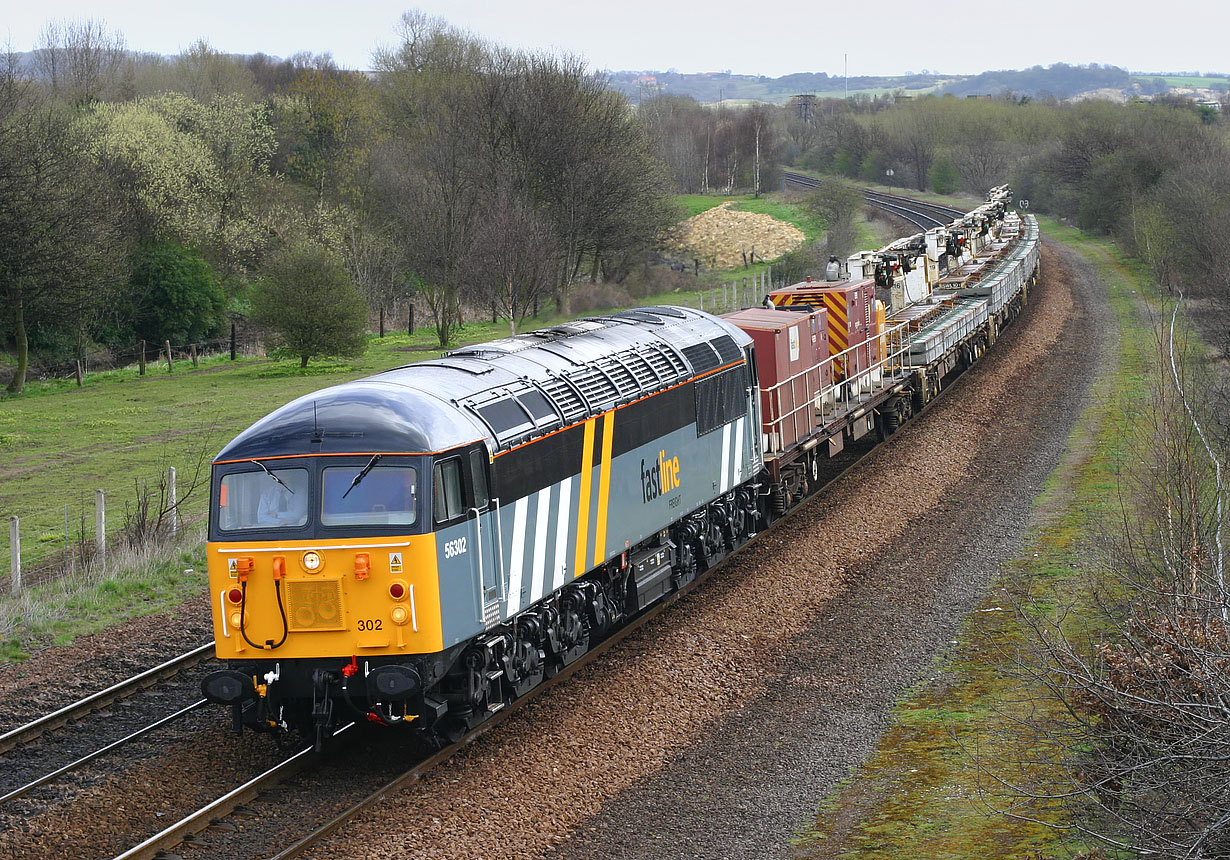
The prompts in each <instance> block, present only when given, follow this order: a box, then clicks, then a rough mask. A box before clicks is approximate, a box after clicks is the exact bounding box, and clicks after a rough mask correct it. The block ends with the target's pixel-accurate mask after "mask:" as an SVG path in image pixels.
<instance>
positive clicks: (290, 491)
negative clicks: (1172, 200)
mask: <svg viewBox="0 0 1230 860" xmlns="http://www.w3.org/2000/svg"><path fill="white" fill-rule="evenodd" d="M252 462H253V463H255V464H256V465H258V466H260V467H261V468H262V469H264V470H265V474H266V475H268V476H269V477H271V478H273V479H274V480H275V481H277V482H278V483H279V484H281V485H282V487H283V489H285V490H286V492H288V493H290V494H291V495H292V496H293V495H294V494H295V491H294V490H292V489H291V488H290V487H288V486H286V482H285V481H283V480H282V479H281V478H279V477H278V476H277V475H275V474H273V472H270V471H269V470H268V469H265V464H264V463H262V462H261V461H260V460H253V461H252Z"/></svg>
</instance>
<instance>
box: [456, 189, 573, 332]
mask: <svg viewBox="0 0 1230 860" xmlns="http://www.w3.org/2000/svg"><path fill="white" fill-rule="evenodd" d="M476 235H477V239H476V241H475V246H474V253H473V255H472V257H471V264H472V266H473V268H472V270H471V273H470V275H469V278H470V281H471V283H472V284H473V285H474V287H475V289H474V290H473V292H476V293H478V294H480V295H483V296H486V297H487V298H488V300H489V301H491V302H492V303H493V304H494V305H495V306H496V308H497V309H498V310H499V312H500V314H501V315H503V316H507V317H508V329H509V332H510V333H511V334H516V333H517V326H518V324H519V323H520V322H521V321H522V320H523V319H525V318H526V317H527V316H529V314H530V311H531V309H532V308H533V307H534V305H535V303H536V301H537V300H538V298H539V297H540V296H543V295H546V294H548V293H549V292H550V290H551V288H552V287H553V286H554V285H555V277H556V260H557V259H558V252H557V250H556V247H555V235H554V233H553V232H552V229H551V224H550V222H549V221H548V220H547V219H546V218H545V217H544V216H543V215H541V214H540V213H538V212H536V211H535V210H534V209H533V208H532V207H531V206H529V205H528V204H527V203H526V201H524V200H522V199H519V198H518V197H516V196H515V195H513V194H511V193H508V192H507V191H504V192H501V193H499V194H497V196H496V197H495V198H494V199H493V200H491V201H490V202H488V203H487V204H486V205H485V206H484V207H483V211H482V214H481V215H480V216H479V222H478V229H477V231H476Z"/></svg>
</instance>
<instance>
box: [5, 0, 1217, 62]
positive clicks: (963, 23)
mask: <svg viewBox="0 0 1230 860" xmlns="http://www.w3.org/2000/svg"><path fill="white" fill-rule="evenodd" d="M5 5H6V7H7V8H6V10H5V12H4V14H3V15H2V16H0V40H4V39H5V38H6V37H7V41H8V44H9V46H10V47H11V48H12V49H14V50H17V51H25V50H29V49H31V48H32V47H33V46H34V44H35V41H36V39H37V37H38V33H39V30H40V29H41V28H42V26H43V24H44V23H45V22H46V21H47V20H48V19H49V18H70V19H73V18H89V17H95V18H102V19H103V20H105V21H106V22H107V23H108V24H109V25H110V27H111V28H113V29H117V30H119V31H121V32H122V33H123V34H124V36H125V37H126V38H127V40H128V45H129V47H130V48H132V49H134V50H139V51H153V52H156V53H161V54H176V53H179V51H181V50H182V49H184V48H186V47H187V46H188V45H189V44H191V43H192V42H193V41H195V40H196V39H198V38H205V39H206V40H208V41H209V43H210V44H211V45H213V46H214V47H215V48H217V49H218V50H221V51H225V52H228V53H243V54H252V53H256V52H258V51H263V52H264V53H266V54H272V55H276V56H283V57H284V56H288V55H290V54H293V53H295V52H297V51H305V50H306V51H311V52H313V53H323V52H329V53H332V54H333V57H334V59H335V60H336V61H337V62H338V64H339V65H341V66H344V67H347V68H360V69H362V68H368V67H369V66H370V60H371V54H372V50H373V49H374V48H376V47H377V46H378V45H381V44H388V43H390V42H391V41H392V39H393V32H394V26H395V23H396V21H397V18H398V17H399V16H400V14H401V13H402V12H403V11H405V10H406V9H408V8H419V9H422V10H423V11H425V12H428V13H430V14H433V15H439V16H441V17H443V18H445V19H447V20H448V21H450V22H451V23H453V24H455V25H457V26H460V27H462V28H464V29H467V30H470V31H472V32H473V33H475V34H477V35H479V36H482V37H484V38H487V39H489V40H492V41H495V42H499V43H502V44H505V45H508V46H512V47H519V48H528V49H545V50H551V51H555V52H567V53H572V54H577V55H580V56H582V57H584V58H586V59H587V60H588V61H589V63H590V65H591V67H592V68H596V69H610V70H613V71H614V70H622V69H643V70H650V69H653V70H659V71H665V70H666V69H671V68H674V69H677V70H678V71H681V72H704V71H718V70H722V69H730V70H731V71H733V72H735V73H737V74H760V75H768V76H770V77H778V76H780V75H784V74H788V73H791V72H828V73H829V74H838V75H839V74H841V73H842V61H843V54H849V72H850V74H851V75H899V74H903V73H905V72H919V71H922V70H923V69H930V70H932V71H941V72H952V73H959V74H969V73H976V72H980V71H985V70H988V69H1016V68H1025V67H1028V66H1033V65H1039V64H1041V65H1050V64H1051V63H1055V62H1061V61H1062V62H1067V63H1111V64H1114V65H1117V66H1123V67H1126V68H1128V69H1131V70H1133V71H1182V70H1186V71H1194V70H1200V71H1205V72H1207V71H1218V72H1226V71H1230V51H1228V50H1227V48H1226V38H1227V33H1228V32H1230V2H1226V0H1188V2H1183V3H1178V4H1176V5H1174V6H1171V5H1170V4H1168V3H1159V2H1157V0H1150V2H1148V3H1147V4H1146V3H1144V2H1141V0H1116V2H1110V0H1101V2H1092V0H1029V2H1019V0H1017V2H1010V0H997V2H991V3H969V2H966V3H934V2H912V3H906V2H900V0H877V2H841V3H834V2H829V3H824V2H816V0H807V2H803V0H761V2H747V0H738V2H736V0H691V2H685V1H684V0H598V2H592V0H522V2H518V0H420V2H418V3H416V4H413V6H411V5H407V3H405V2H395V0H329V2H323V0H295V2H288V0H283V2H272V0H205V2H201V3H182V4H180V3H171V2H167V0H158V2H154V0H111V2H108V3H98V2H97V0H95V2H88V1H87V0H42V2H23V0H5ZM6 31H7V32H6Z"/></svg>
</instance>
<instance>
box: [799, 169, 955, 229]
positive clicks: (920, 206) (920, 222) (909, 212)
mask: <svg viewBox="0 0 1230 860" xmlns="http://www.w3.org/2000/svg"><path fill="white" fill-rule="evenodd" d="M782 182H784V183H786V184H789V185H797V186H799V187H800V188H815V187H816V186H817V185H818V184H819V182H820V180H818V179H816V178H814V177H811V176H807V175H805V174H802V173H794V172H793V171H783V173H782ZM863 199H864V200H865V201H866V202H867V203H869V204H870V205H872V206H875V207H877V208H879V209H884V210H886V211H888V212H892V213H893V214H894V215H897V216H899V217H901V218H904V219H905V220H906V221H909V222H910V223H911V224H913V225H914V226H915V227H918V228H920V229H922V230H929V229H931V228H932V227H945V226H947V225H948V224H950V223H952V221H954V220H955V219H957V218H960V217H962V216H964V215H965V214H966V213H965V212H962V211H961V210H959V209H953V208H950V207H948V206H943V205H940V204H938V203H926V202H923V201H920V200H914V199H912V198H910V197H901V196H898V195H896V194H884V193H883V192H879V191H864V192H863ZM928 210H930V211H928ZM932 212H939V213H941V217H937V216H935V215H933V214H931V213H932Z"/></svg>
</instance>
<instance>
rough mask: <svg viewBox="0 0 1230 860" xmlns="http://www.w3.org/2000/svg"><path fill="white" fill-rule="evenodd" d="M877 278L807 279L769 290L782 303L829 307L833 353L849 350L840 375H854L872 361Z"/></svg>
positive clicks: (842, 377)
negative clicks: (779, 288) (853, 279)
mask: <svg viewBox="0 0 1230 860" xmlns="http://www.w3.org/2000/svg"><path fill="white" fill-rule="evenodd" d="M875 289H876V288H875V281H872V280H858V281H841V282H838V283H833V282H831V281H804V282H802V283H798V284H793V285H791V286H789V287H786V288H785V289H781V290H775V291H774V292H772V293H770V294H769V298H770V299H772V301H773V304H775V305H777V306H778V307H792V306H795V305H811V306H814V307H823V308H825V309H827V310H828V312H829V314H828V335H829V338H828V339H829V350H830V351H831V353H832V354H833V355H837V354H838V353H840V352H844V351H845V350H847V349H849V348H850V347H855V349H854V350H853V351H852V352H850V353H847V354H846V355H845V356H843V357H842V359H841V360H840V361H839V362H838V367H837V373H838V377H839V378H840V379H852V378H855V377H857V376H858V375H859V374H860V373H861V372H862V371H865V370H867V369H868V368H869V367H871V364H872V353H873V351H874V350H873V345H872V344H871V343H869V342H868V341H869V339H870V338H871V337H872V335H873V329H874V325H873V322H874V321H873V319H872V309H873V307H874V302H875Z"/></svg>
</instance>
